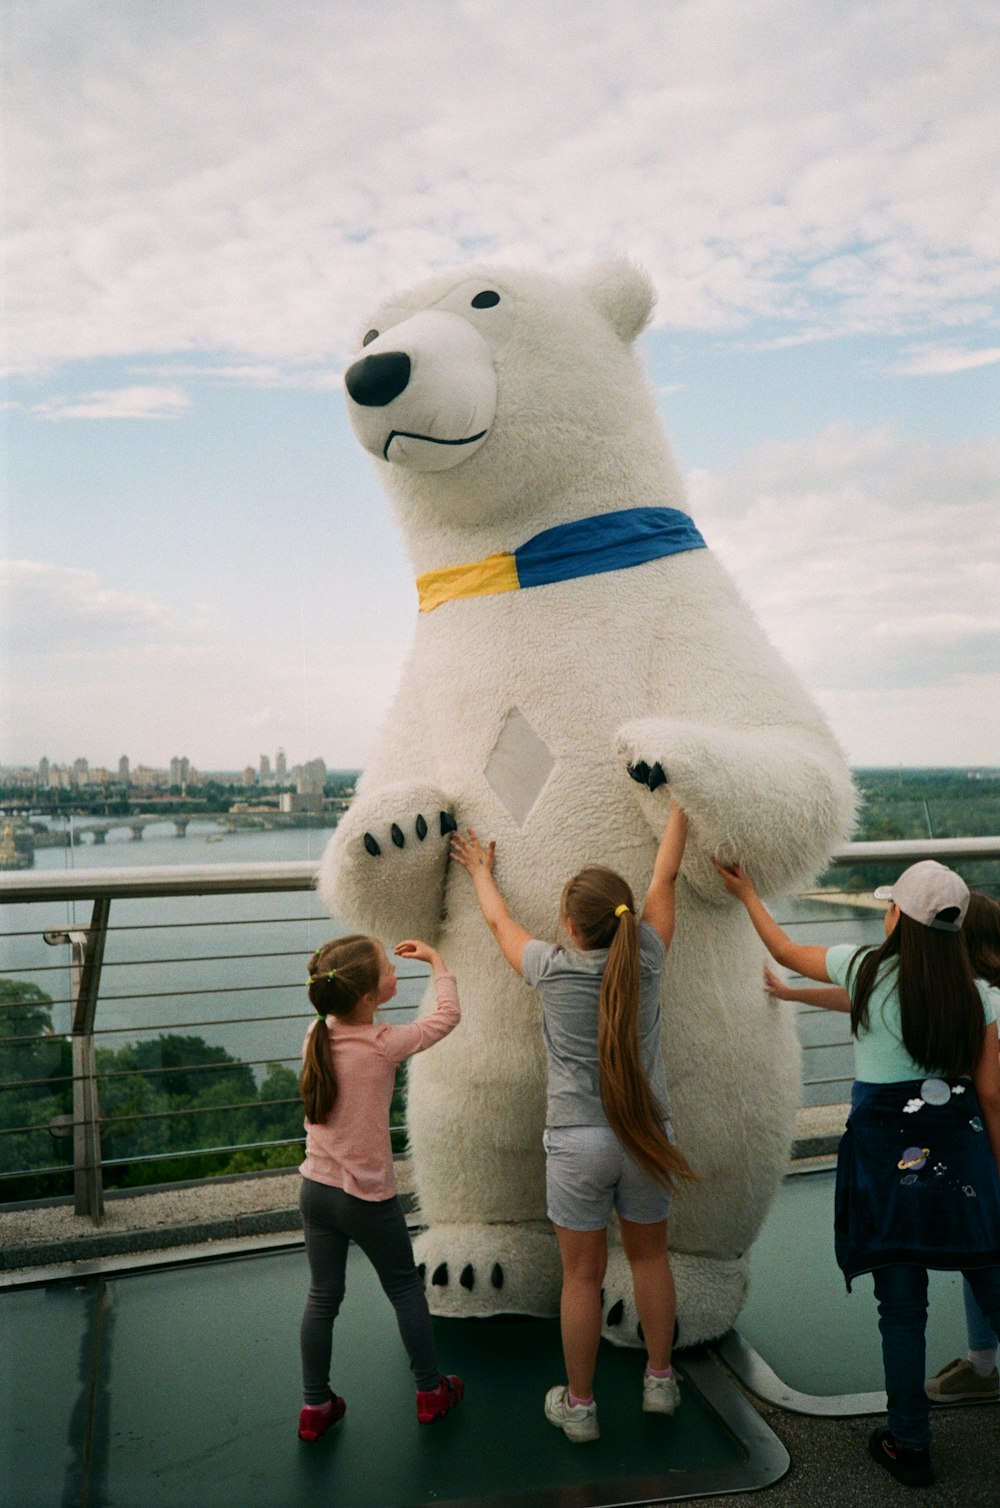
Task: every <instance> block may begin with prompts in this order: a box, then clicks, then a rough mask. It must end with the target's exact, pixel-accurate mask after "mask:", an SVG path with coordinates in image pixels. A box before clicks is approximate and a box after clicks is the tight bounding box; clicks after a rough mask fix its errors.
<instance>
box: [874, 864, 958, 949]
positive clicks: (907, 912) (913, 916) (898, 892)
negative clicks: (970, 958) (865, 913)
mask: <svg viewBox="0 0 1000 1508" xmlns="http://www.w3.org/2000/svg"><path fill="white" fill-rule="evenodd" d="M875 899H876V900H878V901H895V903H896V905H897V906H898V907H899V909H900V911H902V913H903V915H904V916H908V917H909V918H910V920H911V921H915V922H920V924H921V926H923V927H936V928H937V929H938V931H939V932H959V931H961V927H962V922H963V921H964V920H965V913H966V911H968V909H969V887H968V885H967V884H966V883H965V881H964V880H963V879H962V877H961V876H960V875H957V874H956V873H955V871H954V870H953V869H948V868H947V866H946V865H944V864H939V863H938V862H937V860H936V859H921V861H920V863H919V864H911V865H910V867H909V869H904V870H903V873H902V874H901V875H900V877H899V879H898V880H896V882H895V884H893V885H880V886H879V888H878V889H877V890H876V892H875ZM942 911H957V912H958V916H957V917H956V919H955V920H954V921H939V920H938V917H939V916H940V914H941V912H942Z"/></svg>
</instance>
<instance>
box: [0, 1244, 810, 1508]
mask: <svg viewBox="0 0 1000 1508" xmlns="http://www.w3.org/2000/svg"><path fill="white" fill-rule="evenodd" d="M305 1290H306V1263H305V1257H304V1254H303V1253H302V1252H301V1251H294V1252H291V1253H282V1254H277V1255H270V1256H262V1257H256V1258H253V1259H240V1260H227V1261H213V1262H204V1263H201V1264H196V1265H188V1266H185V1267H174V1268H167V1269H161V1270H158V1271H154V1272H148V1271H147V1272H141V1273H136V1274H131V1275H127V1276H120V1277H114V1278H101V1277H97V1278H91V1279H88V1280H87V1281H86V1282H83V1283H76V1284H69V1283H63V1284H52V1285H49V1286H47V1287H44V1288H36V1289H25V1290H21V1291H17V1292H11V1293H8V1294H6V1295H4V1296H3V1298H2V1305H3V1316H4V1329H5V1335H6V1337H7V1343H6V1344H5V1348H4V1349H5V1357H4V1367H3V1369H2V1372H3V1375H4V1377H5V1386H4V1392H5V1393H6V1394H7V1395H8V1396H7V1397H6V1398H5V1399H4V1407H3V1417H4V1432H5V1433H8V1434H9V1439H8V1441H7V1446H8V1448H7V1449H5V1450H4V1452H3V1454H4V1456H5V1457H6V1460H7V1462H8V1463H12V1467H11V1480H10V1483H9V1496H8V1498H7V1500H8V1501H10V1502H12V1503H17V1504H18V1508H34V1505H36V1504H37V1505H39V1508H42V1505H44V1508H52V1505H54V1504H60V1503H62V1504H66V1505H69V1504H73V1505H79V1508H91V1505H94V1508H96V1505H101V1508H105V1505H106V1508H132V1505H136V1508H138V1505H140V1504H141V1505H142V1508H178V1505H179V1504H197V1505H198V1508H223V1505H230V1504H232V1505H234V1508H236V1505H238V1508H255V1505H258V1504H259V1505H262V1508H263V1505H268V1508H272V1505H275V1504H281V1505H283V1508H296V1505H299V1504H302V1505H308V1508H316V1504H317V1503H319V1502H325V1501H326V1502H328V1501H335V1502H337V1503H341V1504H350V1505H352V1508H362V1505H368V1504H378V1505H387V1504H391V1505H404V1504H425V1503H426V1504H430V1503H433V1504H436V1505H443V1504H448V1503H453V1504H457V1503H461V1502H476V1503H479V1504H484V1503H488V1502H490V1501H491V1500H492V1501H493V1502H494V1503H496V1504H499V1503H503V1504H505V1505H510V1508H514V1505H516V1504H519V1503H523V1504H524V1505H527V1504H529V1503H531V1504H537V1505H539V1508H542V1505H545V1504H548V1505H551V1508H555V1505H557V1504H558V1508H584V1505H588V1508H589V1505H597V1504H609V1505H610V1504H624V1503H629V1502H632V1503H634V1502H637V1501H643V1502H648V1501H650V1500H651V1499H654V1498H660V1499H662V1500H664V1501H667V1500H670V1499H677V1498H683V1497H688V1496H692V1495H695V1494H699V1495H700V1494H702V1493H707V1492H712V1491H716V1492H719V1491H729V1492H733V1491H740V1490H743V1489H744V1488H751V1487H758V1486H762V1485H765V1484H766V1483H767V1482H770V1481H773V1480H775V1479H776V1478H777V1477H779V1476H780V1475H781V1474H782V1472H783V1471H784V1470H785V1469H786V1467H787V1464H788V1463H787V1456H786V1455H785V1453H784V1451H783V1449H782V1447H781V1446H780V1444H779V1443H778V1442H777V1440H776V1439H775V1437H774V1436H773V1434H771V1432H770V1431H769V1430H767V1429H766V1427H764V1426H763V1425H762V1424H761V1421H760V1420H759V1418H758V1416H757V1415H756V1414H755V1413H754V1412H753V1411H752V1410H751V1409H749V1408H748V1407H747V1405H746V1404H745V1402H744V1401H743V1399H742V1397H741V1395H740V1394H739V1392H738V1391H737V1390H736V1389H735V1388H734V1387H733V1386H732V1384H731V1383H730V1382H728V1381H727V1380H726V1378H725V1376H724V1374H723V1372H722V1371H721V1370H720V1369H719V1367H718V1366H717V1365H716V1364H715V1363H714V1362H713V1361H711V1360H710V1359H709V1358H707V1357H705V1356H702V1355H692V1356H691V1357H690V1358H689V1359H688V1367H689V1375H688V1376H687V1377H686V1378H685V1379H684V1380H683V1383H682V1385H683V1388H684V1402H683V1405H682V1408H681V1411H680V1412H679V1413H678V1415H677V1417H676V1418H675V1419H673V1420H671V1419H663V1418H657V1417H654V1416H647V1415H644V1414H642V1412H641V1410H640V1407H639V1400H640V1393H641V1377H642V1364H643V1358H642V1356H641V1355H640V1354H639V1353H637V1352H633V1351H622V1350H618V1349H616V1348H614V1347H609V1346H602V1349H601V1355H600V1359H599V1373H598V1401H599V1407H600V1419H601V1431H602V1437H601V1439H600V1441H598V1442H596V1443H594V1444H592V1445H587V1446H574V1445H571V1444H570V1443H569V1441H567V1440H566V1439H565V1438H564V1437H563V1436H562V1435H561V1434H560V1433H559V1432H558V1431H557V1430H554V1429H553V1428H552V1426H551V1425H549V1424H547V1423H546V1421H545V1419H544V1417H543V1415H542V1408H541V1405H542V1399H543V1397H544V1393H545V1390H546V1388H547V1387H548V1386H550V1385H551V1384H552V1383H553V1382H557V1381H559V1380H561V1378H562V1364H561V1358H560V1350H559V1333H558V1325H557V1324H556V1323H555V1322H554V1321H536V1320H507V1321H478V1322H476V1321H466V1322H459V1321H454V1320H452V1321H437V1322H436V1332H437V1335H438V1340H439V1360H440V1362H441V1365H442V1366H443V1367H445V1368H446V1369H448V1370H452V1371H457V1372H459V1373H460V1374H461V1375H462V1376H463V1377H464V1379H465V1382H466V1386H467V1396H466V1399H465V1401H464V1402H463V1404H462V1405H461V1407H460V1408H459V1409H458V1410H457V1411H456V1412H455V1413H454V1414H453V1415H451V1416H449V1418H447V1419H446V1420H443V1421H442V1422H441V1423H440V1424H437V1425H434V1426H432V1427H430V1428H426V1427H421V1426H419V1425H418V1424H417V1422H416V1416H415V1412H414V1403H413V1391H412V1385H411V1382H410V1377H409V1371H408V1368H407V1365H406V1360H405V1356H404V1353H403V1350H402V1346H401V1343H400V1340H399V1336H398V1333H397V1331H396V1328H395V1322H394V1318H393V1314H392V1310H391V1308H390V1306H389V1304H388V1302H387V1301H386V1300H385V1298H384V1297H383V1295H382V1293H381V1290H380V1289H379V1288H378V1286H377V1283H376V1282H375V1280H374V1277H373V1274H372V1273H371V1269H370V1268H369V1267H368V1265H367V1263H366V1262H365V1261H364V1259H363V1258H362V1257H361V1256H360V1255H359V1254H358V1253H357V1252H354V1251H352V1253H351V1261H350V1266H349V1271H348V1293H347V1299H346V1301H345V1305H344V1309H343V1312H342V1314H341V1316H340V1318H339V1320H338V1322H337V1327H336V1332H335V1358H336V1362H335V1373H334V1378H333V1385H334V1387H335V1388H336V1389H337V1391H338V1392H342V1393H343V1394H344V1395H345V1396H346V1398H347V1402H348V1411H347V1416H346V1418H345V1419H344V1421H343V1422H342V1423H341V1424H339V1425H338V1426H337V1427H336V1428H335V1430H333V1431H332V1432H331V1433H330V1435H328V1436H327V1438H326V1439H325V1440H324V1441H322V1442H320V1443H318V1444H316V1445H305V1444H303V1443H302V1442H300V1441H299V1440H298V1439H297V1437H296V1433H295V1421H296V1417H297V1414H298V1408H299V1403H300V1383H299V1371H298V1324H299V1318H300V1314H301V1309H302V1303H303V1300H304V1296H305ZM681 1361H682V1363H683V1361H684V1358H681ZM14 1379H17V1382H16V1385H14Z"/></svg>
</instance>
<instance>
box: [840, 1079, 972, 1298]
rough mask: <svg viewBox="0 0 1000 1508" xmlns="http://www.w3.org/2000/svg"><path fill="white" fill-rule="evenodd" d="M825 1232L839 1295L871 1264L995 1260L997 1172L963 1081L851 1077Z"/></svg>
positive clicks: (943, 1265) (955, 1267)
mask: <svg viewBox="0 0 1000 1508" xmlns="http://www.w3.org/2000/svg"><path fill="white" fill-rule="evenodd" d="M834 1229H835V1240H836V1253H837V1265H838V1266H839V1267H840V1269H841V1271H842V1272H843V1274H844V1277H845V1279H846V1281H847V1288H848V1291H850V1287H851V1282H852V1280H853V1279H854V1278H856V1277H858V1276H859V1274H861V1273H864V1272H871V1271H873V1269H874V1268H876V1267H890V1266H895V1265H898V1264H902V1265H905V1266H913V1267H929V1268H935V1269H940V1270H943V1271H947V1272H956V1271H963V1270H969V1269H972V1268H978V1267H995V1266H1000V1176H998V1174H997V1166H996V1163H995V1162H994V1160H993V1153H992V1150H991V1148H990V1139H989V1135H988V1134H987V1131H986V1125H985V1122H984V1120H983V1117H982V1112H981V1110H980V1107H979V1101H978V1099H977V1097H976V1091H975V1088H974V1087H973V1084H972V1080H971V1079H965V1078H955V1079H943V1078H935V1077H928V1078H926V1079H907V1080H905V1081H904V1082H902V1083H898V1084H865V1083H861V1082H856V1083H855V1085H854V1088H853V1091H852V1094H851V1114H850V1116H849V1118H848V1121H847V1129H846V1131H845V1132H844V1136H843V1138H842V1140H841V1143H840V1146H839V1148H838V1150H837V1190H836V1197H835V1214H834Z"/></svg>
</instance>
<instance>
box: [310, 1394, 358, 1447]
mask: <svg viewBox="0 0 1000 1508" xmlns="http://www.w3.org/2000/svg"><path fill="white" fill-rule="evenodd" d="M346 1408H347V1404H346V1403H345V1402H344V1400H343V1398H338V1397H337V1395H336V1393H331V1394H330V1407H329V1408H328V1409H325V1408H323V1407H322V1406H321V1407H319V1408H310V1407H309V1405H308V1404H306V1406H305V1408H304V1409H303V1410H302V1412H301V1413H300V1414H299V1439H300V1440H322V1438H323V1436H324V1435H325V1434H326V1432H327V1430H328V1429H329V1428H330V1427H331V1425H334V1424H336V1422H337V1420H338V1419H343V1417H344V1411H345V1410H346Z"/></svg>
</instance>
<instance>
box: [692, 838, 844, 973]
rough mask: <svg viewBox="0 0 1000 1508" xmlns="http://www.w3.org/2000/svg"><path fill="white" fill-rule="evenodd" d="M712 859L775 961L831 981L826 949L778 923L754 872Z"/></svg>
mask: <svg viewBox="0 0 1000 1508" xmlns="http://www.w3.org/2000/svg"><path fill="white" fill-rule="evenodd" d="M712 863H713V864H714V865H715V867H716V869H717V870H718V872H719V874H720V876H721V877H722V883H723V884H724V885H725V887H726V889H727V890H728V891H729V894H730V895H731V896H734V897H735V898H736V900H738V901H740V902H741V903H742V904H743V905H744V906H745V907H746V912H747V916H749V918H750V921H751V924H752V926H753V929H754V931H755V932H756V934H757V936H758V937H759V938H760V940H761V942H762V943H763V944H764V946H765V948H766V949H767V951H768V952H769V953H770V955H771V957H772V958H773V959H774V960H775V962H776V963H780V964H782V965H783V966H784V967H785V968H786V969H793V970H794V972H795V973H796V974H802V975H804V976H805V978H806V979H815V980H817V981H818V982H819V983H820V984H830V983H831V980H830V976H829V974H828V973H827V972H826V949H825V948H818V947H815V946H812V945H810V944H808V943H797V942H792V939H791V938H790V937H789V936H788V933H787V932H784V931H783V930H782V929H781V927H779V926H778V923H777V922H776V921H775V919H774V917H773V916H772V915H771V913H770V911H768V909H767V907H766V906H765V905H764V902H763V901H762V900H761V898H760V896H759V895H758V894H757V892H756V890H755V889H754V885H753V881H752V880H751V878H750V876H749V875H748V874H746V873H745V871H744V870H742V869H741V868H740V866H739V865H738V864H720V863H719V861H718V859H716V858H713V859H712Z"/></svg>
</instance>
